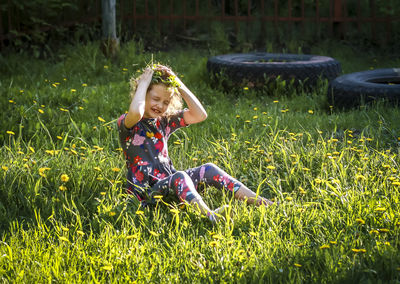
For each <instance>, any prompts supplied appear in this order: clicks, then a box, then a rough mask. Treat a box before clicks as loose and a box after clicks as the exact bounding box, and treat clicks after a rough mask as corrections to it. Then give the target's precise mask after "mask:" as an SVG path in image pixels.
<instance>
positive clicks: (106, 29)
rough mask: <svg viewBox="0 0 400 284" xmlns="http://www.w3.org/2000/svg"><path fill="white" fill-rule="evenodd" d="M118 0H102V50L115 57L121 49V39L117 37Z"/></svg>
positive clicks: (109, 56) (110, 56)
mask: <svg viewBox="0 0 400 284" xmlns="http://www.w3.org/2000/svg"><path fill="white" fill-rule="evenodd" d="M115 4H116V0H101V10H102V25H101V29H102V41H101V50H102V52H103V54H104V55H105V56H106V57H108V58H112V59H115V58H116V57H117V55H118V51H119V39H118V38H117V30H116V23H115V22H116V19H115Z"/></svg>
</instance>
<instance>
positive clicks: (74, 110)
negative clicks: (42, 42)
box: [0, 42, 400, 283]
mask: <svg viewBox="0 0 400 284" xmlns="http://www.w3.org/2000/svg"><path fill="white" fill-rule="evenodd" d="M121 53H122V56H121V58H120V59H119V61H118V62H109V61H108V60H106V59H105V58H104V57H103V56H102V55H101V54H100V53H99V52H98V50H97V45H96V43H93V44H88V45H84V46H69V47H66V48H65V49H64V50H60V51H59V52H58V53H57V55H56V56H55V57H54V58H53V59H51V60H46V61H45V60H38V59H31V58H29V57H27V56H25V55H23V54H11V55H9V56H8V57H7V58H5V57H1V58H0V61H1V64H0V66H1V67H0V68H1V69H0V72H1V73H0V74H1V83H0V90H1V93H2V94H3V98H4V99H3V100H2V101H1V105H0V107H1V109H2V111H3V113H7V115H8V119H4V120H3V121H1V122H0V123H1V127H2V129H3V130H2V133H1V134H0V140H1V142H2V146H1V149H0V164H1V166H2V169H1V170H0V175H1V177H2V182H1V184H0V224H1V225H0V230H1V231H0V233H1V242H0V256H1V257H0V278H1V281H2V282H4V283H8V282H49V281H56V282H99V283H100V282H101V283H103V282H112V283H117V282H133V281H137V282H162V283H169V282H195V283H198V282H213V281H215V282H269V283H277V282H283V283H287V282H306V283H327V282H329V283H331V282H340V283H342V282H371V283H376V282H385V283H386V282H389V283H398V281H399V280H400V256H399V255H400V254H399V245H400V243H399V227H400V215H399V213H398V212H399V209H400V208H399V198H400V193H399V188H400V177H399V170H398V169H399V162H400V160H399V147H398V146H399V141H400V138H399V137H400V129H399V125H398V117H399V114H400V113H399V110H398V108H395V107H389V106H387V105H385V104H383V103H377V104H376V105H373V106H364V107H361V108H359V109H354V110H351V111H346V112H342V111H339V110H336V109H335V108H330V107H329V106H328V105H327V103H326V98H325V96H326V95H325V93H326V84H325V83H324V82H321V84H320V85H319V86H317V87H316V88H315V89H314V90H312V91H302V90H295V89H292V88H290V86H289V87H288V86H285V87H284V86H282V85H280V86H278V88H277V89H275V90H273V91H271V95H270V96H265V95H263V94H260V93H256V92H253V91H252V90H239V91H237V92H235V93H229V94H224V93H222V92H221V91H218V90H214V89H211V88H210V86H209V84H208V75H207V72H206V68H205V63H206V61H207V57H208V56H210V55H211V54H216V53H218V50H211V51H210V50H209V51H206V50H198V49H188V50H183V49H178V50H171V51H170V52H157V53H155V54H150V53H146V52H144V50H143V47H141V46H140V44H136V43H135V42H129V43H126V44H125V45H124V46H123V48H122V51H121ZM313 53H316V54H321V55H328V56H333V57H335V58H336V59H338V60H339V61H340V62H341V63H342V66H343V70H344V72H345V73H348V72H354V71H360V70H362V69H357V68H366V69H369V68H371V67H372V68H380V67H390V66H392V67H395V66H396V65H393V64H397V66H398V65H399V62H398V59H397V61H395V62H393V59H392V58H390V56H386V57H385V56H381V55H379V54H378V53H377V54H370V53H362V52H359V53H357V52H355V51H354V50H353V49H351V48H349V47H347V46H344V45H340V44H335V45H333V46H332V45H329V44H321V45H319V46H316V47H315V50H313ZM152 57H153V58H154V59H155V60H157V61H160V62H163V63H166V64H169V65H171V66H172V67H173V69H174V70H176V71H177V72H178V73H179V74H181V76H183V77H182V80H183V81H184V82H185V83H186V84H187V85H188V86H189V87H190V88H191V89H192V90H193V92H194V93H196V94H197V95H198V97H199V98H200V100H201V101H202V102H203V103H204V105H205V107H206V109H207V111H208V114H209V117H208V119H207V121H206V122H203V123H201V124H199V125H193V126H190V127H188V128H186V129H182V130H180V131H178V132H176V133H175V135H173V137H172V138H171V140H170V147H169V151H170V156H171V157H172V159H173V161H174V164H175V167H176V168H178V169H185V168H190V167H194V166H197V165H199V164H201V163H205V162H213V163H216V164H217V165H219V166H221V167H222V168H224V169H225V170H226V171H227V172H228V173H230V174H231V175H233V176H235V177H237V178H239V179H240V180H241V181H243V182H245V183H246V184H247V185H248V186H249V187H251V188H253V189H254V190H257V191H258V192H259V193H260V194H261V195H263V196H265V197H268V198H271V199H275V200H278V201H280V205H279V206H272V207H268V208H255V207H252V206H246V205H245V204H243V203H241V202H238V201H236V200H231V199H230V198H229V196H228V195H225V194H223V193H221V192H219V191H218V190H217V189H215V188H207V189H206V191H205V192H204V194H203V195H204V198H205V200H206V202H207V203H208V204H209V205H210V207H212V208H216V207H218V206H220V205H221V204H223V203H226V204H230V205H231V208H232V217H231V219H230V220H228V221H227V222H225V223H220V224H218V225H216V226H213V225H211V224H210V223H209V222H207V220H206V219H205V218H203V217H201V216H199V215H198V214H197V213H196V212H195V211H193V210H192V209H191V208H179V206H178V204H164V203H163V202H160V203H158V205H157V207H156V208H155V209H154V210H148V209H145V210H144V209H142V208H138V206H137V204H136V203H135V202H134V201H133V200H131V199H130V198H129V196H127V195H126V194H125V192H124V182H125V174H126V170H125V168H124V167H125V166H124V165H125V162H124V159H123V156H122V154H121V151H120V148H119V144H118V134H117V131H116V125H115V121H114V120H115V119H116V118H118V116H119V115H120V114H121V113H123V112H124V111H125V110H126V109H127V107H128V104H129V96H128V79H129V77H130V75H131V74H133V73H135V72H136V70H137V69H140V68H141V67H143V66H144V65H145V64H146V63H148V62H150V61H151V59H152Z"/></svg>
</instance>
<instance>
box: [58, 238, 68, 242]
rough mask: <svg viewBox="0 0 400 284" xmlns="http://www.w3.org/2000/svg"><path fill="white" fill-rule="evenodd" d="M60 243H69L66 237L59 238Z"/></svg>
mask: <svg viewBox="0 0 400 284" xmlns="http://www.w3.org/2000/svg"><path fill="white" fill-rule="evenodd" d="M59 239H60V241H63V242H67V243H69V240H68V239H67V238H66V237H59Z"/></svg>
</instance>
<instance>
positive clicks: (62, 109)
mask: <svg viewBox="0 0 400 284" xmlns="http://www.w3.org/2000/svg"><path fill="white" fill-rule="evenodd" d="M60 110H61V111H63V112H69V110H67V109H65V108H62V107H60Z"/></svg>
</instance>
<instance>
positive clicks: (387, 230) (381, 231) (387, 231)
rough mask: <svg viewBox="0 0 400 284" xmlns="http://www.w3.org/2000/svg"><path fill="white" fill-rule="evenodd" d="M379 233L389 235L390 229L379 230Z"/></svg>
mask: <svg viewBox="0 0 400 284" xmlns="http://www.w3.org/2000/svg"><path fill="white" fill-rule="evenodd" d="M379 232H380V233H389V229H386V228H382V229H379Z"/></svg>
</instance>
